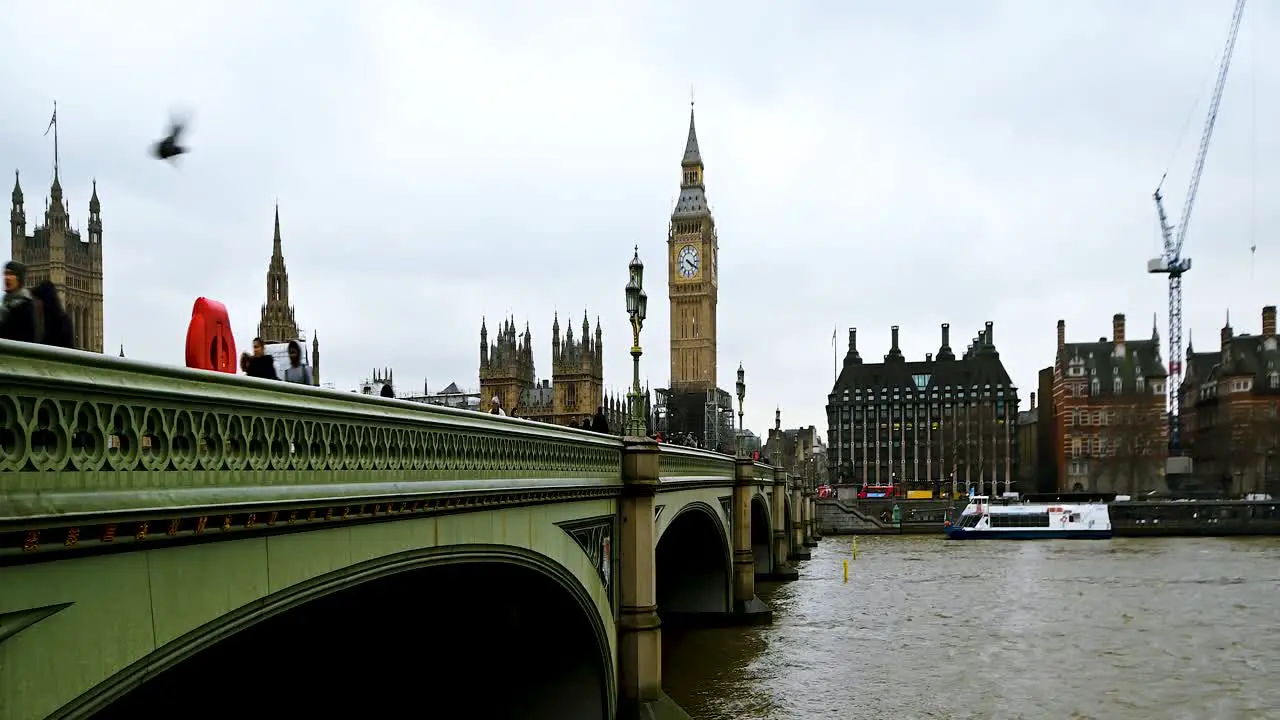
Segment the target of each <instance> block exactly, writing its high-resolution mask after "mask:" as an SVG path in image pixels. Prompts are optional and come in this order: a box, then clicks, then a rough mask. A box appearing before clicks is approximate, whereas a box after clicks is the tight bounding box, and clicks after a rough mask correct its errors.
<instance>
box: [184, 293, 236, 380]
mask: <svg viewBox="0 0 1280 720" xmlns="http://www.w3.org/2000/svg"><path fill="white" fill-rule="evenodd" d="M187 367H189V368H196V369H199V370H212V371H214V372H224V373H230V374H232V375H234V374H235V373H236V370H237V368H236V339H235V336H234V335H233V334H232V333H231V320H230V318H228V317H227V306H226V305H223V304H222V303H220V302H218V301H217V300H210V299H208V298H203V297H202V298H196V304H195V305H194V306H193V307H192V308H191V324H190V325H188V326H187Z"/></svg>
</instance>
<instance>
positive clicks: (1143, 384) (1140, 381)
mask: <svg viewBox="0 0 1280 720" xmlns="http://www.w3.org/2000/svg"><path fill="white" fill-rule="evenodd" d="M1134 383H1135V384H1136V385H1137V388H1138V392H1142V391H1144V390H1146V389H1147V379H1146V378H1144V377H1142V376H1141V375H1139V376H1138V378H1137V379H1135V380H1134Z"/></svg>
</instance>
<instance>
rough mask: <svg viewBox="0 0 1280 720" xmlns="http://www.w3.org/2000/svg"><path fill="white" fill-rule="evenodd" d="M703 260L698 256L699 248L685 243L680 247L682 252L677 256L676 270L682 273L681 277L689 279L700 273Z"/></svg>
mask: <svg viewBox="0 0 1280 720" xmlns="http://www.w3.org/2000/svg"><path fill="white" fill-rule="evenodd" d="M701 262H702V261H701V258H699V257H698V248H696V247H694V246H692V245H685V246H684V247H682V248H680V254H679V255H677V256H676V270H677V271H678V272H679V273H680V277H683V278H685V279H686V280H687V279H689V278H691V277H693V276H694V275H697V274H698V268H699V267H700V265H701Z"/></svg>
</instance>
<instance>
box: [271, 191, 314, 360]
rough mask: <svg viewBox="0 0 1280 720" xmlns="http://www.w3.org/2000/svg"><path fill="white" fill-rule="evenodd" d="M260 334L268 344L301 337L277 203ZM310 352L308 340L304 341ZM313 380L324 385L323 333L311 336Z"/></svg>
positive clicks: (305, 347) (304, 345)
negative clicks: (292, 302) (307, 344)
mask: <svg viewBox="0 0 1280 720" xmlns="http://www.w3.org/2000/svg"><path fill="white" fill-rule="evenodd" d="M258 337H260V338H262V341H263V342H265V343H285V342H289V341H290V340H300V339H301V334H300V333H299V331H298V323H297V321H296V320H295V319H294V314H293V305H292V304H291V303H290V302H289V270H288V269H287V268H286V267H285V264H284V249H283V247H282V243H281V239H280V206H279V205H276V221H275V236H274V237H273V238H272V241H271V262H270V263H269V264H268V265H267V301H266V302H265V303H263V304H262V316H261V318H260V319H259V320H258ZM300 344H301V345H302V351H303V352H306V350H307V346H306V343H305V342H302V343H300ZM310 364H311V383H312V384H313V385H316V386H319V385H320V336H319V335H318V334H315V333H313V334H312V337H311V363H310Z"/></svg>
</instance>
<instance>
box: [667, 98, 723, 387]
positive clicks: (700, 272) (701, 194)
mask: <svg viewBox="0 0 1280 720" xmlns="http://www.w3.org/2000/svg"><path fill="white" fill-rule="evenodd" d="M680 170H681V178H680V200H679V202H677V203H676V209H675V211H674V212H672V213H671V226H670V228H669V230H668V232H667V296H668V298H669V299H670V303H671V389H672V390H673V391H676V392H682V391H683V392H688V391H699V390H702V391H707V390H713V389H715V388H716V302H717V300H718V297H719V290H718V283H719V280H718V279H717V277H716V275H717V273H718V272H719V270H718V268H717V265H718V264H719V245H718V244H717V241H716V222H715V219H714V218H712V217H711V209H710V208H709V207H708V206H707V193H706V186H705V185H704V183H703V166H702V153H701V152H700V151H699V150H698V133H697V130H696V129H695V128H694V123H693V107H692V104H691V105H690V109H689V140H688V142H686V143H685V146H684V159H683V160H681V161H680Z"/></svg>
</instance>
